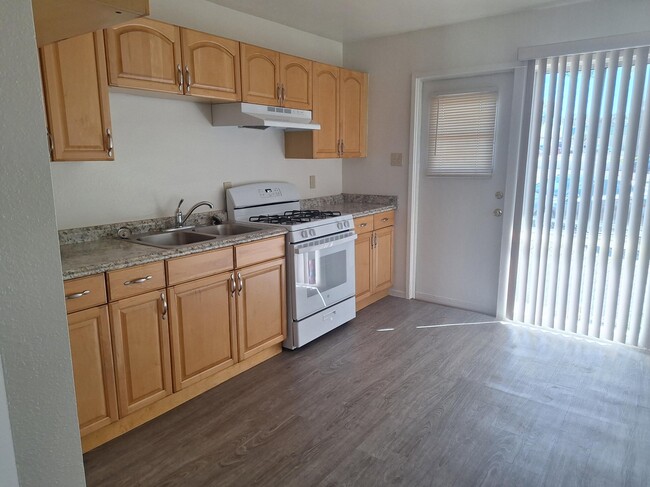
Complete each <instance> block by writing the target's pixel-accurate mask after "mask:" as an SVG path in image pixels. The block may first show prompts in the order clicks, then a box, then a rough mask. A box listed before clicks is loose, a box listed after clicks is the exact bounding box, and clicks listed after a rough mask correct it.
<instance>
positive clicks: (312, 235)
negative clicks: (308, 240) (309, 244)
mask: <svg viewBox="0 0 650 487" xmlns="http://www.w3.org/2000/svg"><path fill="white" fill-rule="evenodd" d="M309 235H310V236H311V237H315V236H316V230H314V229H313V228H312V229H311V230H309Z"/></svg>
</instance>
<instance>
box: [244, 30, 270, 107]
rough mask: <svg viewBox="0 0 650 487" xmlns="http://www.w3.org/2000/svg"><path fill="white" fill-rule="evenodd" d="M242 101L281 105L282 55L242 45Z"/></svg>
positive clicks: (261, 48)
mask: <svg viewBox="0 0 650 487" xmlns="http://www.w3.org/2000/svg"><path fill="white" fill-rule="evenodd" d="M241 84H242V101H245V102H247V103H258V104H261V105H272V106H279V105H280V53H279V52H276V51H272V50H270V49H264V48H263V47H257V46H252V45H250V44H243V43H242V44H241Z"/></svg>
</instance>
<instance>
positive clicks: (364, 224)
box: [354, 215, 374, 233]
mask: <svg viewBox="0 0 650 487" xmlns="http://www.w3.org/2000/svg"><path fill="white" fill-rule="evenodd" d="M373 228H374V227H373V219H372V215H370V216H362V217H360V218H355V219H354V231H355V232H357V233H366V232H372V230H373Z"/></svg>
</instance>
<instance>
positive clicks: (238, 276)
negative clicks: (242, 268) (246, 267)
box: [237, 272, 244, 296]
mask: <svg viewBox="0 0 650 487" xmlns="http://www.w3.org/2000/svg"><path fill="white" fill-rule="evenodd" d="M237 280H238V281H239V288H238V289H237V295H238V296H241V293H242V291H243V290H244V280H243V279H242V278H241V272H238V273H237Z"/></svg>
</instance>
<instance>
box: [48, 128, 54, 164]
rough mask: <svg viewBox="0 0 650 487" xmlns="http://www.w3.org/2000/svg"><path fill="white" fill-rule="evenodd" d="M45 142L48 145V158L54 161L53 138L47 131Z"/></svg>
mask: <svg viewBox="0 0 650 487" xmlns="http://www.w3.org/2000/svg"><path fill="white" fill-rule="evenodd" d="M47 142H48V144H49V145H50V157H51V158H52V159H54V138H53V137H52V132H50V131H49V130H48V131H47Z"/></svg>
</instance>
